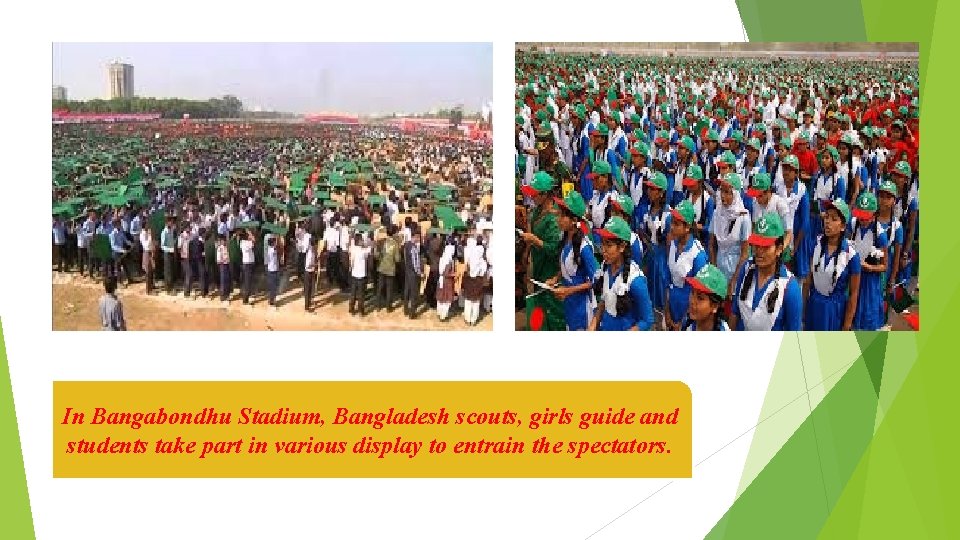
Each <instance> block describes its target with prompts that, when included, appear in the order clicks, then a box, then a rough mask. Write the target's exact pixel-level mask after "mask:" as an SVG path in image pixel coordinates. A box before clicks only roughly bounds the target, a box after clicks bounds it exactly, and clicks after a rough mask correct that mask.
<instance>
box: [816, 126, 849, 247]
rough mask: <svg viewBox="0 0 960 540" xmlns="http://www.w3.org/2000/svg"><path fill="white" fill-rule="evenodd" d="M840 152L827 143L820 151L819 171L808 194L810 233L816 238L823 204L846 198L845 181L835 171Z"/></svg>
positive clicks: (823, 207)
mask: <svg viewBox="0 0 960 540" xmlns="http://www.w3.org/2000/svg"><path fill="white" fill-rule="evenodd" d="M838 159H840V153H839V152H838V151H837V149H836V148H834V147H833V146H830V145H827V147H826V150H824V151H823V152H820V171H819V172H817V174H816V176H814V177H813V182H812V187H813V189H812V193H811V194H810V234H811V235H812V236H813V237H814V238H816V237H818V236H820V235H821V234H823V211H824V210H825V205H826V204H827V203H829V202H830V201H832V200H834V199H844V200H845V199H846V197H847V182H846V180H845V179H844V178H843V177H841V176H840V174H839V172H838V171H837V160H838Z"/></svg>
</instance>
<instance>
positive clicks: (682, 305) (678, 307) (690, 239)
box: [663, 200, 707, 330]
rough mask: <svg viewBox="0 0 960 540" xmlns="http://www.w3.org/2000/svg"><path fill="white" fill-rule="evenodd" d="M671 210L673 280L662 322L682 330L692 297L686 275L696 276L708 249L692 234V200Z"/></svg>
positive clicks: (668, 327)
mask: <svg viewBox="0 0 960 540" xmlns="http://www.w3.org/2000/svg"><path fill="white" fill-rule="evenodd" d="M670 213H671V218H672V219H671V223H670V236H671V238H672V240H670V247H669V249H668V251H667V268H668V269H669V271H670V282H669V284H668V286H667V290H666V291H665V292H664V296H665V297H666V303H665V304H666V305H665V309H664V313H663V321H664V326H665V327H666V329H667V330H679V329H680V323H681V322H682V321H683V317H684V315H686V313H687V302H688V301H689V300H690V285H689V284H688V283H687V281H686V278H687V277H689V276H692V275H695V274H696V273H697V272H699V271H700V268H701V267H703V265H705V264H707V252H706V251H705V250H704V249H703V245H701V244H700V241H699V240H697V238H696V236H695V235H694V234H693V224H694V222H695V210H694V209H693V205H692V204H690V201H687V200H684V201H681V202H680V204H679V205H677V207H676V208H674V209H673V210H671V211H670Z"/></svg>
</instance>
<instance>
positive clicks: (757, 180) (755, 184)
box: [747, 172, 772, 198]
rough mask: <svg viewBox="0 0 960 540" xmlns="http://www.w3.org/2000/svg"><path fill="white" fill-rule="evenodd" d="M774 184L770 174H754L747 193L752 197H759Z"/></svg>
mask: <svg viewBox="0 0 960 540" xmlns="http://www.w3.org/2000/svg"><path fill="white" fill-rule="evenodd" d="M771 184H772V182H771V180H770V174H768V173H765V172H762V173H757V174H755V175H753V180H752V181H751V183H750V188H749V189H748V190H747V195H749V196H751V197H754V198H756V197H759V196H760V194H761V193H763V192H764V191H767V190H769V189H770V185H771Z"/></svg>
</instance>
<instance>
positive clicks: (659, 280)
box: [635, 202, 672, 310]
mask: <svg viewBox="0 0 960 540" xmlns="http://www.w3.org/2000/svg"><path fill="white" fill-rule="evenodd" d="M635 215H636V216H637V221H638V223H640V230H641V231H642V232H643V233H644V235H645V236H646V237H647V238H648V239H649V241H650V242H649V244H647V245H648V249H647V260H646V264H645V265H644V274H646V278H647V284H648V285H649V289H650V300H651V301H652V302H653V307H654V308H656V309H659V310H663V304H664V291H666V289H667V284H668V283H670V270H669V269H668V268H667V242H666V238H667V235H668V234H670V223H671V221H672V216H671V214H670V206H669V205H664V206H663V207H661V209H660V212H659V213H658V214H652V213H651V211H650V203H648V202H645V203H643V204H642V205H641V206H638V207H637V212H635Z"/></svg>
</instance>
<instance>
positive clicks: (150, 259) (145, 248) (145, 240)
mask: <svg viewBox="0 0 960 540" xmlns="http://www.w3.org/2000/svg"><path fill="white" fill-rule="evenodd" d="M139 241H140V253H141V258H142V260H141V262H140V268H141V269H142V270H143V275H144V278H145V282H146V286H145V287H146V293H147V294H153V274H154V266H155V262H154V261H155V259H154V256H155V255H156V253H157V242H156V240H155V239H154V238H153V231H152V230H151V229H150V227H143V228H142V229H141V230H140V238H139Z"/></svg>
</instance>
